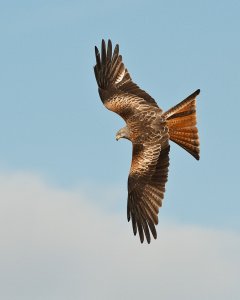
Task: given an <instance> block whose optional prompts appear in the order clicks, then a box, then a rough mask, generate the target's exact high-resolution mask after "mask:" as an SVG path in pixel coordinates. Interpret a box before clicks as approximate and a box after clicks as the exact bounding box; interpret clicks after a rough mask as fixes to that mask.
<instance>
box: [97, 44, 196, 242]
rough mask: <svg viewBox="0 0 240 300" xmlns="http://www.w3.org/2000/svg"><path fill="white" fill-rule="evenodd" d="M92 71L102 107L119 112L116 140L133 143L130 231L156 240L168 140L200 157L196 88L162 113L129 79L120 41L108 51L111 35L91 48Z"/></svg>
mask: <svg viewBox="0 0 240 300" xmlns="http://www.w3.org/2000/svg"><path fill="white" fill-rule="evenodd" d="M95 53H96V65H95V67H94V72H95V76H96V80H97V84H98V91H99V95H100V98H101V100H102V102H103V104H104V106H105V107H106V108H107V109H109V110H111V111H113V112H115V113H117V114H118V115H120V116H121V117H122V118H123V119H124V121H125V122H126V126H125V127H123V128H122V129H120V130H119V131H118V132H117V134H116V139H117V140H119V139H120V138H125V139H128V140H130V141H131V142H132V145H133V151H132V163H131V168H130V173H129V177H128V204H127V218H128V221H130V219H131V220H132V227H133V232H134V235H136V234H137V232H138V233H139V237H140V240H141V242H143V241H144V236H145V237H146V239H147V242H148V243H150V241H151V236H150V232H151V234H152V236H153V237H154V238H155V239H156V238H157V232H156V228H155V225H157V224H158V211H159V207H160V206H162V201H163V197H164V192H165V185H166V182H167V178H168V167H169V150H170V145H169V140H171V141H173V142H175V143H177V144H178V145H179V146H181V147H182V148H184V149H185V150H186V151H188V152H189V153H190V154H191V155H192V156H193V157H195V158H196V159H197V160H199V152H200V149H199V145H200V144H199V137H198V130H197V127H196V123H197V120H196V97H197V95H198V94H199V93H200V90H196V91H195V92H194V93H193V94H191V95H190V96H188V97H187V98H186V99H185V100H183V101H182V102H180V103H179V104H177V105H176V106H174V107H173V108H171V109H169V110H168V111H166V112H163V111H162V109H161V108H160V107H159V106H158V105H157V103H156V102H155V100H154V99H153V98H152V97H151V96H150V95H149V94H147V93H146V92H145V91H143V90H142V89H140V88H139V87H138V86H137V85H136V84H135V83H134V82H133V81H132V79H131V76H130V74H129V73H128V70H127V69H126V68H125V66H124V64H123V62H122V56H121V55H119V46H118V45H116V46H115V49H114V51H113V52H112V43H111V41H110V40H109V41H108V45H107V47H106V44H105V41H104V40H102V49H101V55H100V53H99V51H98V48H97V47H95Z"/></svg>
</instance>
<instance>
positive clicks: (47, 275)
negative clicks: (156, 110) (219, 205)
mask: <svg viewBox="0 0 240 300" xmlns="http://www.w3.org/2000/svg"><path fill="white" fill-rule="evenodd" d="M0 249H1V250H0V253H1V255H0V283H1V288H0V298H1V299H5V300H21V299H24V300H35V299H37V300H38V299H44V300H55V299H58V300H63V299H64V300H65V299H68V300H76V299H84V300H88V299H100V300H101V299H116V300H119V299H124V300H125V299H151V298H155V299H164V300H176V299H184V300H192V299H194V300H198V299H199V300H200V299H201V300H203V299H211V300H215V299H216V300H223V299H227V298H229V299H238V298H239V297H240V286H239V270H240V261H239V253H240V235H239V234H237V233H234V232H229V231H224V230H214V229H208V228H200V227H191V226H183V225H181V224H174V223H169V224H166V223H164V222H160V224H159V226H158V240H157V241H153V243H152V244H150V245H146V244H143V245H141V244H140V242H139V241H138V238H136V237H134V236H133V234H132V229H131V226H130V224H128V223H127V222H126V216H125V215H122V213H121V214H120V213H119V214H117V213H113V212H111V213H110V212H109V211H108V212H107V211H106V210H105V209H104V208H103V209H101V208H100V206H99V205H98V206H96V205H94V201H91V199H87V197H86V195H82V194H81V192H80V191H79V190H77V189H76V190H71V191H68V190H61V189H59V188H53V187H50V186H48V185H46V184H45V183H44V181H43V180H41V178H39V177H37V176H34V175H32V174H22V173H14V174H5V175H1V176H0Z"/></svg>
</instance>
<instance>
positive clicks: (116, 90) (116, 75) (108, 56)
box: [94, 40, 160, 120]
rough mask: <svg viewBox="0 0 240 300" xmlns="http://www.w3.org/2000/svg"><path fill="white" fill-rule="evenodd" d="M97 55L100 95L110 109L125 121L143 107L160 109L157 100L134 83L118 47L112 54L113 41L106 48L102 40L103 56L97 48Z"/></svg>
mask: <svg viewBox="0 0 240 300" xmlns="http://www.w3.org/2000/svg"><path fill="white" fill-rule="evenodd" d="M95 54H96V65H95V67H94V72H95V77H96V80H97V84H98V87H99V94H100V97H101V100H102V102H103V104H104V105H105V106H106V107H107V108H108V109H110V110H112V111H114V112H116V113H118V114H120V115H121V116H122V117H123V118H124V119H125V120H126V119H127V118H128V117H129V116H131V115H132V114H134V113H136V112H137V109H140V108H141V107H142V106H143V105H145V106H146V105H148V106H152V107H156V108H158V109H159V107H158V105H157V103H156V102H155V100H154V99H153V98H152V97H151V96H150V95H149V94H148V93H146V92H145V91H143V90H142V89H140V88H139V87H138V86H137V85H136V84H135V83H134V82H133V81H132V79H131V76H130V74H129V72H128V70H127V69H126V68H125V66H124V64H123V62H122V56H121V55H119V46H118V45H116V46H115V49H114V51H113V52H112V43H111V41H110V40H108V45H107V47H106V44H105V41H104V40H102V49H101V55H100V52H99V50H98V48H97V47H95ZM159 110H160V109H159Z"/></svg>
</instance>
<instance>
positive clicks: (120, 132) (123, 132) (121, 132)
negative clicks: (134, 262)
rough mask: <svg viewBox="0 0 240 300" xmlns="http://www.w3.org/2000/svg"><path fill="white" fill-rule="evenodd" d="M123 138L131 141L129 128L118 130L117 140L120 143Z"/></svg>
mask: <svg viewBox="0 0 240 300" xmlns="http://www.w3.org/2000/svg"><path fill="white" fill-rule="evenodd" d="M121 138H124V139H128V140H130V137H129V130H128V128H127V126H126V127H123V128H121V129H120V130H118V132H117V133H116V140H117V141H118V140H119V139H121Z"/></svg>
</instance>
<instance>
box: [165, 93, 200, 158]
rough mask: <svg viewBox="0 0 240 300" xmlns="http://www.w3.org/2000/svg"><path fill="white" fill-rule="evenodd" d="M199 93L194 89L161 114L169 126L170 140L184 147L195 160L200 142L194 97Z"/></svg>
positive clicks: (197, 156)
mask: <svg viewBox="0 0 240 300" xmlns="http://www.w3.org/2000/svg"><path fill="white" fill-rule="evenodd" d="M199 93H200V90H197V91H195V92H194V93H193V94H191V95H190V96H188V97H187V98H186V99H185V100H183V101H182V102H180V103H179V104H177V105H176V106H174V107H172V108H171V109H169V110H168V111H166V112H165V113H164V114H163V117H165V118H166V121H167V125H168V128H169V135H170V140H171V141H173V142H175V143H176V144H178V145H179V146H181V147H182V148H184V149H185V150H186V151H188V152H189V153H190V154H191V155H192V156H194V157H195V158H196V159H197V160H199V158H200V156H199V153H200V147H199V146H200V143H199V137H198V129H197V126H196V124H197V116H196V97H197V95H198V94H199Z"/></svg>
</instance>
